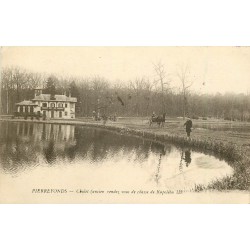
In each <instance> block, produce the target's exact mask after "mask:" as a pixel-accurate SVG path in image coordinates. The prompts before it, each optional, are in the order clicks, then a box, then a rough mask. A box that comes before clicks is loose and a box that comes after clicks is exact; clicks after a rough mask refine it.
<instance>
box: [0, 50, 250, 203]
mask: <svg viewBox="0 0 250 250" xmlns="http://www.w3.org/2000/svg"><path fill="white" fill-rule="evenodd" d="M249 68H250V48H249V47H198V46H197V47H183V46H182V47H161V46H152V47H143V46H141V47H132V46H131V47H115V46H113V47H112V46H111V47H39V46H37V47H1V50H0V72H1V73H0V77H1V80H0V81H1V82H0V86H1V88H0V98H1V101H0V203H100V204H101V203H249V202H250V193H249V185H250V84H249V83H250V71H249Z"/></svg>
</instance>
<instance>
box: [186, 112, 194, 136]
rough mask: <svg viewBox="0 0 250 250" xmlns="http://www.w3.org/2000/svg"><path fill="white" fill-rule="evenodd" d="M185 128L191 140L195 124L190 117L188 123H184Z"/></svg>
mask: <svg viewBox="0 0 250 250" xmlns="http://www.w3.org/2000/svg"><path fill="white" fill-rule="evenodd" d="M184 126H186V132H187V138H188V139H190V133H191V132H192V126H193V122H192V120H191V119H190V118H189V117H188V119H187V121H186V122H185V123H184Z"/></svg>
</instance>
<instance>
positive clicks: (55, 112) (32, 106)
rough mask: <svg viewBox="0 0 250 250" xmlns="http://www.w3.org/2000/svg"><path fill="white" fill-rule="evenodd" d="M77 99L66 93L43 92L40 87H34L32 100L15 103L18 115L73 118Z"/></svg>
mask: <svg viewBox="0 0 250 250" xmlns="http://www.w3.org/2000/svg"><path fill="white" fill-rule="evenodd" d="M76 102H77V99H76V98H75V97H71V94H69V96H66V95H52V94H43V93H42V89H41V88H36V89H35V96H34V99H32V100H28V101H27V100H24V101H22V102H19V103H16V111H17V112H16V114H17V115H18V116H33V115H37V116H43V117H46V118H52V119H53V118H61V119H74V118H75V105H76Z"/></svg>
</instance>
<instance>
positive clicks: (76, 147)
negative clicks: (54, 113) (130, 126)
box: [0, 122, 232, 188]
mask: <svg viewBox="0 0 250 250" xmlns="http://www.w3.org/2000/svg"><path fill="white" fill-rule="evenodd" d="M44 167H50V168H49V169H48V170H47V171H48V172H47V174H48V176H51V178H56V179H58V178H59V177H58V176H60V174H62V173H63V171H64V170H63V169H64V168H65V167H69V168H70V167H71V168H76V169H75V170H74V173H75V174H76V175H77V176H81V178H86V179H87V180H88V182H89V181H90V180H91V178H92V179H93V183H94V184H93V185H97V184H98V183H99V182H100V183H104V182H107V183H108V184H109V185H112V184H113V185H121V183H122V184H123V186H124V185H129V183H133V185H138V186H144V185H151V187H167V188H172V187H173V186H175V187H176V188H186V187H192V186H193V185H194V184H195V183H201V184H204V183H208V182H209V181H211V180H212V179H215V178H220V177H221V176H224V175H227V174H231V173H232V170H231V168H230V167H229V166H228V165H227V164H226V163H225V162H223V161H219V160H217V159H215V158H214V157H212V156H206V155H204V154H201V153H197V152H193V151H192V150H191V149H190V148H180V149H178V148H176V147H174V146H172V145H170V144H165V145H163V144H161V143H158V142H155V141H150V140H146V139H141V138H137V137H133V136H128V135H120V134H115V133H113V132H110V131H107V130H101V129H93V128H86V127H78V126H71V125H55V124H44V123H32V122H30V123H29V122H23V123H22V122H16V123H14V122H0V171H2V172H3V173H5V174H8V175H11V176H15V177H18V176H20V175H22V173H26V174H30V175H31V176H32V174H31V173H32V171H31V170H35V169H39V168H44ZM54 169H58V171H59V172H57V173H56V175H55V176H54V177H53V174H52V172H51V171H52V170H53V171H54ZM87 169H90V170H87ZM93 170H94V172H93ZM86 171H87V172H86ZM88 171H89V172H88ZM102 178H104V179H105V180H103V179H102ZM63 179H64V180H65V178H63Z"/></svg>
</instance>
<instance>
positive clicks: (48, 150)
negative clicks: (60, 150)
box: [44, 139, 56, 164]
mask: <svg viewBox="0 0 250 250" xmlns="http://www.w3.org/2000/svg"><path fill="white" fill-rule="evenodd" d="M44 156H45V158H46V160H47V162H48V163H50V164H52V163H53V162H55V160H56V152H55V142H54V140H53V139H51V140H50V141H49V145H48V147H45V148H44Z"/></svg>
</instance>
